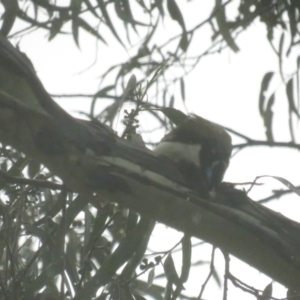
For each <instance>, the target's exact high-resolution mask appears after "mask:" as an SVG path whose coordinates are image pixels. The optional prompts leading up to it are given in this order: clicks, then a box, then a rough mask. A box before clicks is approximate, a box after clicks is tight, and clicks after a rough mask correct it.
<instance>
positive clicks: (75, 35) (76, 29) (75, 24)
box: [72, 16, 80, 48]
mask: <svg viewBox="0 0 300 300" xmlns="http://www.w3.org/2000/svg"><path fill="white" fill-rule="evenodd" d="M78 19H79V18H78V16H73V18H72V34H73V39H74V41H75V44H76V46H77V47H78V48H80V46H79V41H78V35H79V22H78Z"/></svg>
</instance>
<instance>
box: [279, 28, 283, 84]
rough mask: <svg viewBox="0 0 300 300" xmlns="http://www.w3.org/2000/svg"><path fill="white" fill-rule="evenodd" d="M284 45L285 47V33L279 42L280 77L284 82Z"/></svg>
mask: <svg viewBox="0 0 300 300" xmlns="http://www.w3.org/2000/svg"><path fill="white" fill-rule="evenodd" d="M283 45H284V33H282V34H281V37H280V41H279V50H278V59H279V72H280V76H281V78H282V81H284V77H283V71H282V51H283Z"/></svg>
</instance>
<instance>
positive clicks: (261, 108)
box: [258, 72, 274, 117]
mask: <svg viewBox="0 0 300 300" xmlns="http://www.w3.org/2000/svg"><path fill="white" fill-rule="evenodd" d="M273 75H274V72H268V73H266V74H265V76H264V78H263V80H262V82H261V88H260V93H259V103H258V108H259V112H260V115H261V116H262V117H263V116H264V113H265V112H264V104H265V100H266V95H265V93H266V92H267V91H268V88H269V84H270V81H271V79H272V77H273Z"/></svg>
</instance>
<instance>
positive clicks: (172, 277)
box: [164, 254, 184, 289]
mask: <svg viewBox="0 0 300 300" xmlns="http://www.w3.org/2000/svg"><path fill="white" fill-rule="evenodd" d="M164 271H165V274H166V276H167V279H168V281H169V282H170V283H172V284H175V285H176V286H179V287H180V288H182V289H184V286H183V284H182V282H181V280H180V278H179V277H178V274H177V272H176V269H175V265H174V260H173V258H172V255H171V254H168V256H167V258H166V259H165V262H164Z"/></svg>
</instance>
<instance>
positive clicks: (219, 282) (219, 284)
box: [212, 269, 221, 288]
mask: <svg viewBox="0 0 300 300" xmlns="http://www.w3.org/2000/svg"><path fill="white" fill-rule="evenodd" d="M212 277H213V279H214V280H215V281H216V284H217V285H218V287H219V288H220V287H221V279H220V276H219V274H218V272H217V271H216V269H213V270H212Z"/></svg>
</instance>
